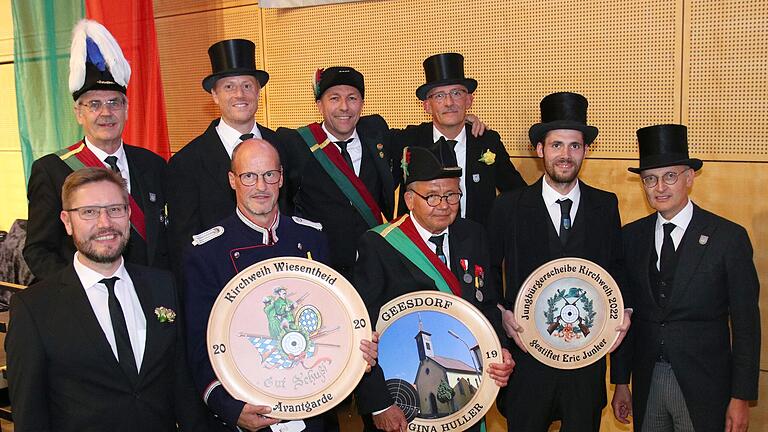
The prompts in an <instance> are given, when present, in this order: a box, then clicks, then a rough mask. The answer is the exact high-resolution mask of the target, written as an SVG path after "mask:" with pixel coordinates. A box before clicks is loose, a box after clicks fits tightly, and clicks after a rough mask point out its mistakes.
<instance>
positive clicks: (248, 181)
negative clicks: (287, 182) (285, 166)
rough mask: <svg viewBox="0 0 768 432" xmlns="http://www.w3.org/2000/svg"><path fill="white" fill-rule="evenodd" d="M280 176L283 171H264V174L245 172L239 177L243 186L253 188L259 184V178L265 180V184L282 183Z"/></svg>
mask: <svg viewBox="0 0 768 432" xmlns="http://www.w3.org/2000/svg"><path fill="white" fill-rule="evenodd" d="M280 175H282V171H280V170H269V171H264V173H263V174H259V173H255V172H244V173H242V174H238V175H237V176H238V177H239V178H240V183H242V184H243V186H253V185H255V184H256V183H258V181H259V176H261V178H263V179H264V183H266V184H275V183H277V182H279V181H280Z"/></svg>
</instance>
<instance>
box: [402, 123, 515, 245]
mask: <svg viewBox="0 0 768 432" xmlns="http://www.w3.org/2000/svg"><path fill="white" fill-rule="evenodd" d="M465 130H466V133H467V158H466V166H464V167H462V169H463V170H464V178H465V183H466V190H465V191H464V194H465V195H466V197H467V209H466V218H467V219H471V220H473V221H475V222H479V223H480V224H481V225H483V226H486V227H487V223H488V215H489V213H490V211H491V207H492V206H493V201H494V199H496V190H499V191H500V192H506V191H511V190H514V189H518V188H521V187H523V186H527V184H526V183H525V180H523V177H522V176H521V175H520V173H519V172H517V170H516V169H515V166H514V165H512V161H511V160H510V159H509V153H507V149H506V148H505V147H504V143H502V142H501V137H500V136H499V134H498V133H497V132H496V131H493V130H490V129H487V130H486V131H485V133H484V134H483V135H482V136H479V137H474V136H472V126H471V125H469V124H468V125H467V126H465ZM391 139H392V143H393V144H396V145H398V146H399V152H397V153H395V154H396V155H398V156H397V157H398V159H399V158H400V157H401V156H402V148H403V147H405V146H421V147H425V146H431V145H432V144H433V143H434V141H433V139H432V122H427V123H422V124H420V125H418V126H408V127H407V128H405V129H402V130H393V131H392V137H391ZM487 150H490V151H491V152H493V153H495V154H496V161H495V162H494V163H493V164H491V165H486V164H485V163H484V162H480V160H479V159H480V156H481V155H482V154H483V153H485V152H486V151H487ZM393 152H394V150H393ZM397 167H399V164H398V165H397ZM400 176H402V173H400ZM476 178H477V179H478V181H475V180H474V179H476ZM398 179H400V180H401V181H402V178H401V177H398ZM400 189H401V190H400V192H401V193H404V192H405V188H404V187H401V188H400ZM400 202H401V203H402V200H401V201H400ZM399 207H400V208H399V210H400V214H405V213H407V212H408V209H407V208H406V206H405V204H404V203H402V204H401V205H400V206H399ZM489 232H491V231H489Z"/></svg>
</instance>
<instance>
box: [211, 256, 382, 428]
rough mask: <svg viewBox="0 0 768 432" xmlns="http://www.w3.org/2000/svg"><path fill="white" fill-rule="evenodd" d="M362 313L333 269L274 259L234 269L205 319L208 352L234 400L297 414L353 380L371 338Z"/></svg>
mask: <svg viewBox="0 0 768 432" xmlns="http://www.w3.org/2000/svg"><path fill="white" fill-rule="evenodd" d="M371 334H372V330H371V325H370V320H369V318H368V312H367V310H366V308H365V304H364V303H363V301H362V299H360V296H359V295H358V294H357V291H356V290H355V289H354V287H352V285H351V284H350V283H349V282H348V281H347V280H346V279H344V277H343V276H341V275H340V274H339V273H337V272H336V271H335V270H333V269H332V268H330V267H328V266H326V265H324V264H321V263H319V262H316V261H311V260H307V259H304V258H295V257H283V258H273V259H270V260H266V261H262V262H259V263H257V264H254V265H252V266H250V267H248V268H246V269H245V270H243V271H242V272H240V273H238V274H237V275H236V276H235V277H233V278H232V280H230V281H229V283H227V285H226V286H225V287H224V288H223V289H222V290H221V293H220V294H219V297H218V298H217V299H216V302H215V303H214V306H213V309H212V311H211V316H210V319H209V321H208V339H207V341H208V357H209V358H210V360H211V364H212V365H213V369H214V371H215V372H216V376H217V377H218V378H219V380H220V381H221V383H222V385H223V386H224V387H225V388H226V389H227V391H228V392H229V393H230V394H231V395H232V396H233V397H235V398H236V399H238V400H242V401H245V402H248V403H250V404H252V405H267V406H270V407H272V412H271V413H270V414H269V416H270V417H274V418H278V419H286V420H293V419H304V418H308V417H312V416H315V415H318V414H320V413H323V412H325V411H328V410H330V409H331V408H333V407H334V406H336V405H337V404H339V403H341V402H342V401H343V400H344V399H345V398H346V397H347V396H348V395H349V394H350V393H351V392H352V390H353V389H354V388H355V387H356V386H357V383H358V382H359V381H360V379H361V378H362V376H363V373H365V368H366V366H367V363H366V362H365V360H364V359H363V354H362V352H361V351H360V341H361V340H363V339H368V340H370V339H371Z"/></svg>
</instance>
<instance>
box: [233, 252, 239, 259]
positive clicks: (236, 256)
mask: <svg viewBox="0 0 768 432" xmlns="http://www.w3.org/2000/svg"><path fill="white" fill-rule="evenodd" d="M232 256H234V257H235V259H238V258H240V252H235V253H233V254H232Z"/></svg>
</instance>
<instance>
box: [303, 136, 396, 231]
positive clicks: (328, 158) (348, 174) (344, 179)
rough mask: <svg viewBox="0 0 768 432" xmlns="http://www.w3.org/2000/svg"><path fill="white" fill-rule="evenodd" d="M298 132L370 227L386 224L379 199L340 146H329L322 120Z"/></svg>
mask: <svg viewBox="0 0 768 432" xmlns="http://www.w3.org/2000/svg"><path fill="white" fill-rule="evenodd" d="M297 131H298V132H299V135H300V136H301V138H302V139H303V140H304V142H305V143H306V144H307V146H308V147H309V150H310V151H311V152H312V155H313V156H314V157H315V159H316V160H317V161H318V162H319V163H320V166H322V167H323V169H324V170H325V172H326V173H328V175H329V176H330V177H331V179H332V180H333V182H334V183H336V186H338V187H339V189H340V190H341V192H342V193H343V194H344V196H346V197H347V199H349V201H350V202H351V203H352V205H353V206H354V207H355V209H357V211H358V213H360V216H362V217H363V219H364V220H365V221H366V222H367V223H368V227H370V228H373V227H375V226H377V225H380V224H381V223H383V222H384V218H383V217H382V215H381V209H380V208H379V205H378V204H377V203H376V200H375V199H373V196H372V195H371V193H370V192H369V191H368V188H367V187H365V184H363V182H362V181H360V178H359V177H357V175H355V172H354V171H353V170H352V168H351V167H350V166H349V165H347V163H346V162H344V159H343V158H342V157H341V152H339V149H338V148H336V146H335V145H328V144H330V141H329V140H328V135H326V134H325V131H324V130H323V127H322V126H320V124H319V123H312V124H310V125H307V126H304V127H300V128H299V129H297ZM319 150H322V151H319ZM363 151H365V149H363Z"/></svg>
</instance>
